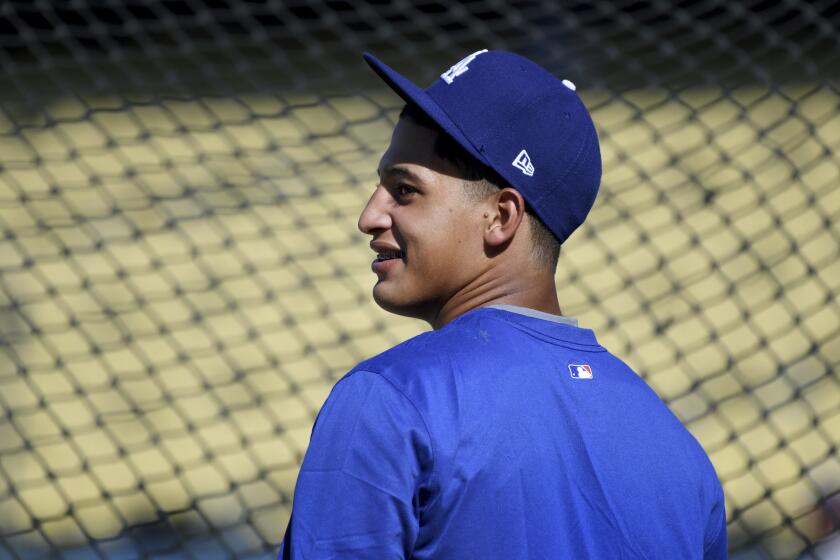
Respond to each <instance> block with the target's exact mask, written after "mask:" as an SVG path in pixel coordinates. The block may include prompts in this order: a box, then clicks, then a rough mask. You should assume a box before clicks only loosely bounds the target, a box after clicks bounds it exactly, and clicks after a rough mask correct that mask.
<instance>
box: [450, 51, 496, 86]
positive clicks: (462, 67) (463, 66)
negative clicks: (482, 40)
mask: <svg viewBox="0 0 840 560" xmlns="http://www.w3.org/2000/svg"><path fill="white" fill-rule="evenodd" d="M486 52H487V49H483V50H480V51H477V52H474V53H472V54H471V55H469V56H465V57H464V58H462V59H461V60H459V61H458V63H457V64H454V65H453V66H452V68H450V69H449V70H447V71H446V72H444V73H443V74H441V75H440V77H441V78H443V81H444V82H446V83H447V84H451V83H452V82H454V81H455V78H457V77H458V76H460V75H461V74H463V73H464V72H466V71H467V70H469V69H470V68H469V66H467V64H469V63H470V62H472V61H473V59H474V58H475V57H477V56H478V55H480V54H482V53H486Z"/></svg>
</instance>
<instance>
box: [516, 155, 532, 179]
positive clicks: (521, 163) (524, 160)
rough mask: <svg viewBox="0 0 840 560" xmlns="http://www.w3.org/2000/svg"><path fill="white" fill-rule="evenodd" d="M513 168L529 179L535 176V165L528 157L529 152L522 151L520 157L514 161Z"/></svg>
mask: <svg viewBox="0 0 840 560" xmlns="http://www.w3.org/2000/svg"><path fill="white" fill-rule="evenodd" d="M513 166H514V167H515V168H517V169H519V170H520V171H522V173H524V174H525V175H527V176H528V177H533V176H534V164H533V163H531V156H529V155H528V152H526V151H525V150H522V151H521V152H519V155H518V156H516V159H515V160H513Z"/></svg>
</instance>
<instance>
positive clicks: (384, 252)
mask: <svg viewBox="0 0 840 560" xmlns="http://www.w3.org/2000/svg"><path fill="white" fill-rule="evenodd" d="M370 248H371V249H373V251H374V252H375V253H376V260H377V261H387V260H391V259H401V258H404V257H405V252H403V251H402V250H400V248H399V247H398V246H396V245H392V244H391V243H386V242H383V241H371V242H370Z"/></svg>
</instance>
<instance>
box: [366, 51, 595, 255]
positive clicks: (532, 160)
mask: <svg viewBox="0 0 840 560" xmlns="http://www.w3.org/2000/svg"><path fill="white" fill-rule="evenodd" d="M365 58H366V60H367V61H368V63H369V64H371V66H372V67H373V68H374V70H376V71H377V73H379V75H380V76H381V77H382V78H383V79H385V81H386V82H387V83H388V84H389V85H390V86H391V87H392V88H393V89H394V90H395V91H396V92H397V93H398V94H399V95H401V96H402V97H403V98H405V99H406V100H408V101H410V102H412V103H414V104H416V105H418V106H419V107H420V109H422V110H423V111H425V112H426V113H427V114H428V115H429V117H430V118H432V119H433V120H434V121H436V122H437V123H438V124H439V125H440V126H441V128H443V129H444V130H445V131H446V132H447V133H448V134H449V135H450V136H452V137H453V138H454V139H455V140H456V141H457V142H458V143H459V144H461V145H462V146H463V147H464V148H465V149H466V150H467V151H468V152H470V153H471V154H472V155H473V156H475V157H476V158H477V159H478V160H479V161H482V162H483V163H485V164H486V165H488V166H489V167H491V168H492V169H493V170H495V171H496V172H497V173H498V174H499V175H501V176H502V177H503V178H504V179H505V180H506V181H507V182H508V183H510V185H511V186H513V187H514V188H516V189H517V190H518V191H520V192H521V193H522V196H523V197H524V198H525V200H526V201H527V203H528V204H529V205H530V206H531V208H533V209H534V211H535V212H536V213H537V215H538V216H539V217H540V219H542V220H543V222H544V223H545V224H546V226H548V228H549V229H550V230H551V231H552V232H553V233H554V235H555V236H556V237H557V238H558V239H559V240H560V241H561V242H563V241H565V240H566V239H567V238H568V237H569V235H571V233H572V232H573V231H574V230H575V229H577V227H578V226H579V225H580V224H581V223H583V221H584V219H585V218H586V215H587V214H588V213H589V210H590V209H591V208H592V205H593V204H594V202H595V197H596V195H597V193H598V187H599V184H600V181H601V154H600V150H599V146H598V136H597V133H596V131H595V127H594V125H593V123H592V119H591V118H590V116H589V112H588V111H587V109H586V107H585V106H584V104H583V102H582V101H581V100H580V98H579V97H578V95H577V93H576V92H575V90H574V86H573V85H572V84H571V82H568V81H561V80H559V79H557V78H556V77H555V76H554V75H552V74H551V73H549V72H548V71H546V70H545V69H543V68H542V67H540V66H538V65H537V64H535V63H534V62H531V61H530V60H528V59H527V58H524V57H522V56H519V55H516V54H514V53H509V52H503V51H479V52H478V53H473V54H472V55H470V56H468V57H465V58H464V59H462V60H461V61H460V62H458V63H457V64H455V65H453V66H452V67H451V68H450V69H449V70H447V71H446V72H444V73H443V74H441V77H440V78H438V79H437V80H435V82H434V83H433V84H432V85H431V86H429V87H428V88H426V89H425V90H421V89H420V88H418V87H417V86H415V85H414V84H411V82H409V81H408V80H406V79H405V78H403V77H402V76H400V75H399V74H397V73H396V72H394V71H393V70H391V69H390V68H388V67H387V66H385V65H384V64H382V63H381V62H379V61H378V60H376V59H375V58H374V57H371V56H370V55H365Z"/></svg>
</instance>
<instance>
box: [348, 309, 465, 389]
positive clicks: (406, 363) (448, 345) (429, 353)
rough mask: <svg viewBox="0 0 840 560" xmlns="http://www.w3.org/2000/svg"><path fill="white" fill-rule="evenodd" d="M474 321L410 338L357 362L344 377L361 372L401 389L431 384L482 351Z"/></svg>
mask: <svg viewBox="0 0 840 560" xmlns="http://www.w3.org/2000/svg"><path fill="white" fill-rule="evenodd" d="M474 322H475V317H464V318H463V319H462V320H459V321H458V323H457V324H453V325H451V326H447V327H445V328H442V329H438V330H435V331H428V332H424V333H421V334H419V335H417V336H414V337H412V338H409V339H408V340H405V341H403V342H401V343H399V344H397V345H396V346H393V347H391V348H389V349H387V350H385V351H384V352H381V353H379V354H377V355H375V356H373V357H371V358H368V359H366V360H364V361H362V362H360V363H359V364H358V365H356V367H354V368H353V369H352V370H350V371H349V372H348V373H347V376H350V375H354V374H355V373H357V372H361V371H365V372H369V373H375V374H379V375H381V376H382V377H384V378H386V379H387V380H388V381H390V382H391V383H392V384H394V385H397V386H398V387H400V388H402V387H404V386H406V385H409V384H417V383H434V382H436V381H438V380H440V379H442V378H445V377H446V376H447V374H448V373H449V372H451V371H452V370H453V368H457V367H458V364H460V363H463V362H468V361H470V360H471V359H472V358H474V357H475V355H476V353H480V352H481V351H482V348H481V344H477V343H478V342H479V341H481V340H482V339H481V332H480V330H479V329H477V328H475V325H473V323H474ZM345 377H346V376H345Z"/></svg>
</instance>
